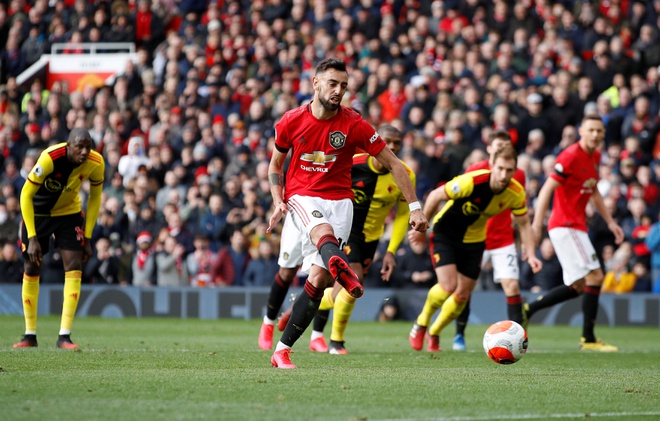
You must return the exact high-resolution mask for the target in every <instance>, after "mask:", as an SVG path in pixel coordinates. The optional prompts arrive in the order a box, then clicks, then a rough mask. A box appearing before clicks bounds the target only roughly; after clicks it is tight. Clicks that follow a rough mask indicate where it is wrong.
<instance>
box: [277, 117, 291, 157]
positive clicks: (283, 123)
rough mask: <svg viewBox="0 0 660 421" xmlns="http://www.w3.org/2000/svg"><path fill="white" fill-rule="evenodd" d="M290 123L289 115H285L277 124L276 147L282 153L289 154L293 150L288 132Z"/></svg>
mask: <svg viewBox="0 0 660 421" xmlns="http://www.w3.org/2000/svg"><path fill="white" fill-rule="evenodd" d="M288 121H289V115H288V114H284V115H283V116H282V118H281V119H280V121H278V122H277V124H275V146H276V147H277V149H278V150H279V151H280V152H288V151H289V149H291V139H289V133H288V130H287V127H288Z"/></svg>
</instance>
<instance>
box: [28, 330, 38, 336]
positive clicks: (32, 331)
mask: <svg viewBox="0 0 660 421" xmlns="http://www.w3.org/2000/svg"><path fill="white" fill-rule="evenodd" d="M25 334H26V335H36V334H37V331H36V330H26V331H25Z"/></svg>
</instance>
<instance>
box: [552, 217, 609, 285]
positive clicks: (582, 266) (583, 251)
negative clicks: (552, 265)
mask: <svg viewBox="0 0 660 421" xmlns="http://www.w3.org/2000/svg"><path fill="white" fill-rule="evenodd" d="M548 236H549V237H550V241H551V242H552V246H553V247H554V248H555V253H556V254H557V258H558V259H559V263H560V264H561V269H562V271H563V272H564V284H565V285H572V284H573V283H574V282H575V281H577V280H580V279H582V278H584V277H585V276H586V275H587V274H588V273H589V272H591V271H592V270H595V269H600V262H599V261H598V256H597V255H596V250H595V249H594V246H593V245H592V244H591V241H590V240H589V235H588V234H587V233H586V232H584V231H580V230H576V229H573V228H565V227H559V228H553V229H551V230H550V231H548Z"/></svg>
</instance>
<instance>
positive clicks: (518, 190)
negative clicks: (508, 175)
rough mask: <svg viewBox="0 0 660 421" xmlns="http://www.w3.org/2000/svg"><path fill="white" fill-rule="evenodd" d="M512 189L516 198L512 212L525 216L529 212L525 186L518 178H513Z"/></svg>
mask: <svg viewBox="0 0 660 421" xmlns="http://www.w3.org/2000/svg"><path fill="white" fill-rule="evenodd" d="M511 181H512V183H511V184H512V186H511V189H512V190H513V191H514V192H515V194H516V198H515V201H514V204H513V205H512V206H511V213H512V214H514V215H515V216H523V215H525V214H526V213H527V194H526V193H525V188H524V187H523V186H522V185H521V184H520V183H518V181H517V180H511Z"/></svg>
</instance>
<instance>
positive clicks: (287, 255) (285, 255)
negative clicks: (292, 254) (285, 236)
mask: <svg viewBox="0 0 660 421" xmlns="http://www.w3.org/2000/svg"><path fill="white" fill-rule="evenodd" d="M282 257H284V260H289V253H287V252H284V254H283V255H282Z"/></svg>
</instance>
